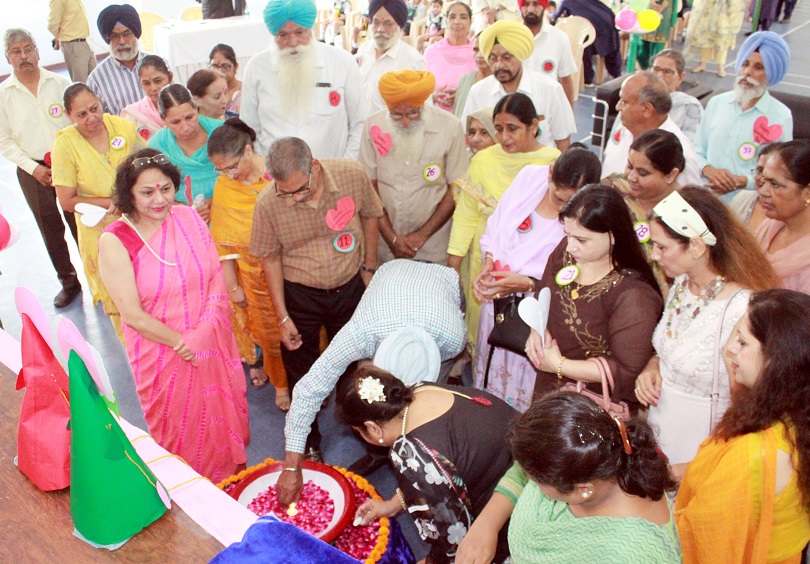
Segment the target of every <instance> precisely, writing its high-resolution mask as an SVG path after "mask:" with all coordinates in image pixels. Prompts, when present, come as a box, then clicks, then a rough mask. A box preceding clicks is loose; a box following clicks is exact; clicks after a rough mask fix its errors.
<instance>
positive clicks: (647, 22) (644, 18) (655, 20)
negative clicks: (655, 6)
mask: <svg viewBox="0 0 810 564" xmlns="http://www.w3.org/2000/svg"><path fill="white" fill-rule="evenodd" d="M638 25H639V26H641V29H643V30H644V31H653V30H655V29H658V26H659V25H661V16H659V15H658V12H656V11H655V10H642V11H640V12H639V13H638Z"/></svg>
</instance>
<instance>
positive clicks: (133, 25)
mask: <svg viewBox="0 0 810 564" xmlns="http://www.w3.org/2000/svg"><path fill="white" fill-rule="evenodd" d="M118 24H121V25H123V26H126V27H127V28H128V29H129V30H130V31H131V32H132V33H134V34H135V37H138V38H140V37H141V17H140V16H139V15H138V12H137V11H136V10H135V8H133V7H132V6H130V5H129V4H110V5H109V6H107V7H106V8H104V9H103V10H101V12H100V13H99V15H98V20H96V25H98V32H99V33H100V34H101V38H102V39H104V43H109V42H110V34H112V31H113V28H114V27H115V26H116V25H118Z"/></svg>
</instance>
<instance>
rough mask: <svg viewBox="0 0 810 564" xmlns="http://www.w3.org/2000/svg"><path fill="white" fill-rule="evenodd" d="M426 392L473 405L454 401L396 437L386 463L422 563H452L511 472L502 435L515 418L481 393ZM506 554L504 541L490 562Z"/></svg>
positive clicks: (508, 409)
mask: <svg viewBox="0 0 810 564" xmlns="http://www.w3.org/2000/svg"><path fill="white" fill-rule="evenodd" d="M430 386H431V387H434V388H442V389H445V390H452V391H457V392H459V393H461V394H464V395H465V396H469V397H472V398H473V399H472V400H470V399H467V398H466V397H462V396H458V395H456V396H455V398H454V399H455V401H454V402H453V405H452V406H451V407H450V409H449V410H448V411H447V412H445V413H444V414H443V415H441V416H439V417H438V418H436V419H434V420H432V421H429V422H427V423H424V424H423V425H420V426H419V427H417V428H416V429H413V430H412V431H411V432H410V433H407V434H406V435H403V436H401V437H399V438H398V439H397V440H396V441H395V442H394V444H393V445H392V447H391V452H390V453H389V457H390V459H391V462H392V464H393V467H394V471H395V473H396V478H397V484H398V486H399V488H400V489H401V490H402V494H403V496H404V498H405V502H406V505H407V506H408V512H409V513H410V515H411V517H412V518H413V520H414V522H415V524H416V528H417V530H418V531H419V536H420V537H422V539H423V540H424V541H425V542H428V543H429V544H430V545H431V549H430V553H429V555H428V559H427V561H428V562H430V563H438V562H452V561H453V559H454V557H455V554H456V550H457V549H458V544H459V543H460V542H461V541H462V540H463V539H464V536H465V535H466V534H467V531H468V530H469V528H470V525H471V524H472V522H473V520H474V519H475V517H476V516H477V515H478V514H479V513H480V512H481V510H482V509H483V508H484V506H485V505H486V503H487V501H489V498H490V496H491V495H492V492H493V491H494V490H495V486H496V485H497V484H498V480H499V479H500V477H501V476H502V475H503V474H504V473H505V472H506V471H507V470H508V469H509V467H510V466H511V461H512V456H511V454H510V452H509V448H508V446H507V444H506V433H507V431H508V428H509V424H510V423H511V421H512V418H513V417H514V416H515V415H516V413H517V412H516V411H515V410H514V409H512V408H511V407H509V406H508V405H507V404H506V403H505V402H503V401H502V400H500V399H498V398H497V397H495V396H493V395H492V394H489V393H487V392H482V391H481V390H476V389H473V388H458V387H454V386H439V385H435V384H431V385H430ZM417 389H418V388H417ZM476 400H477V401H476ZM479 401H481V403H479ZM486 404H489V405H486ZM507 553H508V548H507V545H506V538H505V535H504V536H503V538H502V539H499V543H498V552H497V554H496V561H500V560H501V559H502V557H505V556H506V554H507Z"/></svg>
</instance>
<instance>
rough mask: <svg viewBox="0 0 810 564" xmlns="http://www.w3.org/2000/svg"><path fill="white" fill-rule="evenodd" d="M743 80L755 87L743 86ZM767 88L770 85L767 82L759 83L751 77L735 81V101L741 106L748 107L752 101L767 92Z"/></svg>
mask: <svg viewBox="0 0 810 564" xmlns="http://www.w3.org/2000/svg"><path fill="white" fill-rule="evenodd" d="M742 81H744V82H747V83H748V84H749V85H750V86H753V88H746V87H744V86H742V85H741V84H740V82H742ZM767 89H768V86H767V85H766V84H759V83H758V82H756V81H755V80H752V79H750V78H744V79H740V80H738V81H737V82H735V83H734V101H735V102H737V103H738V104H739V105H740V106H741V107H743V108H747V107H748V105H749V104H750V103H751V102H753V101H754V100H756V99H757V98H760V97H761V96H762V95H763V94H765V91H766V90H767Z"/></svg>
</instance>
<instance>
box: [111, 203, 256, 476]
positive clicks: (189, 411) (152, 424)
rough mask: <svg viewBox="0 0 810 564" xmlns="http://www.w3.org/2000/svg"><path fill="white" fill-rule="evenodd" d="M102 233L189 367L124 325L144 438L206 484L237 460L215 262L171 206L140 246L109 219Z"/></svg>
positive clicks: (227, 334) (235, 383)
mask: <svg viewBox="0 0 810 564" xmlns="http://www.w3.org/2000/svg"><path fill="white" fill-rule="evenodd" d="M106 231H109V232H110V233H112V234H114V235H115V236H116V237H118V238H119V239H120V240H121V242H122V243H123V244H124V247H125V248H126V249H127V251H128V252H129V256H130V259H131V260H132V266H133V268H134V270H135V283H136V285H137V287H138V294H139V295H140V298H141V306H142V307H143V309H144V311H145V312H146V313H148V314H149V315H151V316H152V317H154V318H156V319H158V320H159V321H161V322H162V323H164V324H165V325H167V326H169V327H171V328H172V329H175V330H176V331H179V332H181V333H182V334H183V340H184V341H185V343H186V344H187V345H188V347H189V348H190V349H191V350H192V351H193V352H194V353H195V357H196V362H197V366H194V365H192V364H191V363H190V362H187V361H184V360H182V359H181V358H180V357H179V356H177V354H176V353H175V352H174V351H173V350H172V347H170V346H167V345H161V344H158V343H155V342H154V341H150V340H149V339H146V338H145V337H143V336H141V335H140V334H139V333H137V332H136V331H135V330H134V329H132V328H131V327H129V326H127V325H126V324H124V341H125V342H126V347H127V355H128V356H129V360H130V363H131V365H132V373H133V375H134V377H135V385H136V388H137V391H138V397H139V399H140V402H141V407H142V408H143V412H144V416H145V417H146V423H147V424H148V425H149V433H150V434H151V435H152V437H153V438H154V439H155V440H156V441H157V442H158V443H159V444H160V445H161V446H162V447H163V448H165V449H166V450H168V451H169V452H172V453H174V454H177V455H179V456H180V457H182V458H183V459H184V460H185V461H186V462H187V463H188V464H189V465H190V466H191V467H192V468H194V469H195V470H196V471H197V472H199V473H200V474H202V475H203V476H206V477H207V478H209V479H211V480H212V481H214V482H219V481H221V480H223V479H225V478H227V477H229V476H231V475H233V474H234V473H235V472H236V470H237V469H238V467H239V466H240V465H241V464H244V463H245V462H246V460H247V457H246V454H245V445H246V444H247V443H248V442H250V429H249V427H248V408H247V397H246V395H245V394H246V391H245V390H246V384H245V375H244V372H243V371H242V363H241V361H240V360H239V352H238V350H237V348H236V341H235V340H234V337H233V329H232V328H231V311H230V300H229V299H228V292H227V291H226V288H225V280H224V278H223V277H222V270H221V268H220V263H219V257H218V256H217V251H216V248H215V246H214V243H213V241H212V239H211V235H210V234H209V232H208V228H207V227H206V225H205V223H203V221H202V220H201V219H200V216H199V215H197V212H196V211H194V210H193V209H192V208H190V207H187V206H173V207H172V210H171V213H170V214H169V216H168V217H167V218H166V220H165V221H164V222H163V225H162V226H161V228H160V229H159V230H158V231H157V232H156V233H155V234H154V235H153V236H152V238H151V239H150V240H149V246H151V248H152V249H153V250H154V251H155V252H156V253H157V254H158V255H160V256H161V257H162V258H163V259H164V260H166V261H167V262H172V263H176V264H177V266H167V265H165V264H162V263H161V262H159V261H158V260H157V259H156V258H155V257H154V256H153V255H152V253H151V252H150V251H149V248H147V246H146V245H144V244H143V242H142V241H141V240H140V238H139V237H138V234H137V233H135V232H134V231H133V230H132V228H131V227H129V226H128V225H127V224H125V223H124V222H123V221H116V222H115V223H113V224H112V225H110V226H109V227H108V228H107V229H106Z"/></svg>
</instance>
